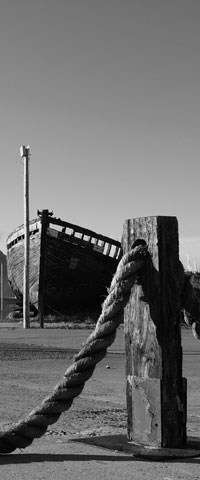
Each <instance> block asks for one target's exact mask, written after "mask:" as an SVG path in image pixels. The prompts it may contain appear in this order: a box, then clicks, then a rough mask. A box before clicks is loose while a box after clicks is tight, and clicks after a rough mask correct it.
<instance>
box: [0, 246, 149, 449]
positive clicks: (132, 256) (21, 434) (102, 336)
mask: <svg viewBox="0 0 200 480" xmlns="http://www.w3.org/2000/svg"><path fill="white" fill-rule="evenodd" d="M147 257H148V252H147V247H141V246H138V247H135V248H134V249H133V250H131V251H130V252H128V253H127V254H125V255H124V256H123V257H122V259H121V260H120V262H119V264H118V268H117V270H116V273H115V275H114V277H113V280H112V282H111V286H110V288H109V290H108V296H107V298H106V299H105V301H104V303H103V306H102V313H101V315H100V317H99V319H98V322H97V324H96V327H95V329H94V331H93V332H92V333H91V335H90V336H89V337H88V339H87V341H86V343H85V345H84V347H83V348H82V349H81V350H80V352H79V353H78V354H77V355H76V357H75V361H74V363H73V364H72V365H71V366H70V367H69V368H68V369H67V370H66V372H65V374H64V377H63V379H62V380H61V381H60V382H59V383H58V384H57V385H56V386H55V388H54V390H53V392H52V394H51V395H49V396H48V397H46V398H45V399H44V400H43V401H42V403H41V404H40V406H38V407H36V408H35V409H34V410H32V411H31V413H30V414H29V415H28V416H27V417H25V418H24V419H23V420H21V421H19V422H17V423H16V424H14V425H13V426H12V427H10V428H8V429H7V430H5V431H2V432H0V453H11V452H13V451H14V450H15V449H16V448H20V449H22V448H25V447H27V446H28V445H30V444H31V443H32V441H33V440H34V438H39V437H41V436H42V435H44V433H45V432H46V430H47V428H48V426H49V425H51V424H53V423H55V422H56V421H57V420H58V418H59V417H60V415H61V413H62V412H64V411H66V410H68V409H69V408H70V406H71V404H72V403H73V400H74V398H75V397H77V396H78V395H80V393H81V392H82V390H83V387H84V384H85V382H86V381H87V380H88V379H89V378H90V377H91V376H92V374H93V371H94V369H95V367H96V364H97V363H98V362H100V361H101V360H102V359H103V358H104V357H105V355H106V351H107V348H108V347H109V346H110V345H111V344H112V343H113V341H114V339H115V335H116V329H117V327H118V326H119V324H120V323H121V320H122V309H123V307H124V305H125V303H126V301H127V298H128V293H129V292H130V290H131V288H132V286H133V284H134V282H135V279H136V276H137V275H136V272H137V271H138V270H139V269H141V268H142V267H143V265H144V264H145V261H146V259H147Z"/></svg>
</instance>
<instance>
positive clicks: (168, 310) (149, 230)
mask: <svg viewBox="0 0 200 480" xmlns="http://www.w3.org/2000/svg"><path fill="white" fill-rule="evenodd" d="M135 242H136V244H140V243H144V242H145V243H146V244H147V246H148V251H149V253H150V257H149V260H148V261H147V264H146V265H145V266H144V268H143V269H142V270H141V271H140V272H139V273H138V277H137V282H136V284H135V285H134V286H133V288H132V291H131V294H130V297H129V300H128V303H127V305H126V306H125V309H124V324H125V342H126V380H127V410H128V439H129V440H131V441H133V442H134V443H136V444H139V445H143V446H153V447H179V448H180V447H183V446H184V445H185V443H186V379H184V378H182V348H181V331H180V325H181V316H182V313H181V288H180V285H179V278H178V272H179V250H178V249H179V243H178V223H177V219H176V218H175V217H160V216H158V217H144V218H136V219H131V220H127V221H126V222H125V224H124V229H123V238H122V246H123V251H124V253H126V252H127V251H128V250H129V249H130V248H131V247H132V246H133V245H134V244H135Z"/></svg>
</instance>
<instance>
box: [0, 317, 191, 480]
mask: <svg viewBox="0 0 200 480" xmlns="http://www.w3.org/2000/svg"><path fill="white" fill-rule="evenodd" d="M89 333H90V330H88V329H75V330H73V329H53V328H51V329H48V328H45V329H43V330H40V329H36V328H31V329H27V330H24V329H23V328H21V326H11V325H9V326H7V327H6V326H5V325H3V324H1V327H0V336H1V340H0V342H1V344H0V367H1V396H0V412H1V420H0V424H1V430H2V429H4V428H6V427H7V426H8V425H10V424H12V423H13V422H16V421H18V420H20V419H21V418H23V417H24V416H25V415H26V414H28V413H29V412H30V411H31V410H32V409H33V408H34V407H36V406H37V405H39V404H40V402H41V401H42V400H43V398H44V397H45V396H46V395H48V394H49V393H51V391H52V389H53V388H54V386H55V385H56V383H58V381H59V380H60V379H61V378H62V375H63V374H64V372H65V370H66V369H67V367H68V366H69V365H70V364H71V363H72V362H73V357H74V354H75V352H77V351H78V350H79V349H80V347H81V344H82V343H83V342H84V341H85V340H86V338H87V337H88V335H89ZM182 343H183V353H184V355H183V370H184V371H183V374H184V376H185V377H186V378H187V379H188V423H187V434H188V438H190V437H191V436H192V437H196V439H197V441H198V439H199V452H200V343H199V342H198V341H197V340H195V339H194V338H193V336H192V332H191V330H190V329H183V333H182ZM125 390H126V386H125V351H124V334H123V329H122V328H121V329H120V330H119V331H118V333H117V337H116V340H115V342H114V344H113V345H112V346H111V347H110V348H109V349H108V353H107V356H106V358H105V359H104V360H102V362H101V363H100V364H99V365H98V366H97V367H96V370H95V372H94V374H93V377H92V378H91V379H90V380H89V381H88V382H87V383H86V385H85V388H84V390H83V392H82V394H81V395H80V397H79V398H77V399H75V400H74V402H73V405H72V407H71V408H70V410H68V411H67V412H65V413H64V414H63V415H62V416H61V417H60V419H59V420H58V422H57V423H56V424H55V425H51V426H50V427H49V429H48V431H47V433H46V434H45V435H44V437H42V438H41V439H39V440H34V442H33V444H32V445H31V446H30V447H27V448H26V449H25V450H23V451H19V450H16V451H15V452H13V453H12V454H10V455H3V456H0V464H1V476H0V478H2V480H13V479H20V480H23V479H27V478H28V479H30V480H36V479H39V478H40V479H47V478H48V479H49V480H51V479H55V477H56V478H57V479H58V480H61V479H64V478H69V477H70V479H72V480H75V479H78V478H79V479H80V478H85V479H86V478H87V479H89V480H90V479H101V478H104V480H105V479H110V478H115V479H118V477H119V478H123V479H129V478H130V479H132V478H134V479H138V480H140V479H143V478H148V479H150V480H151V479H152V480H153V479H156V480H157V479H159V480H160V479H163V480H172V479H173V480H174V479H189V480H190V479H192V480H195V479H200V454H199V457H197V458H196V457H195V458H193V457H190V458H186V457H184V458H182V459H173V460H166V461H154V460H149V459H138V458H135V457H133V455H131V454H130V453H129V452H127V453H124V452H122V451H118V450H117V449H114V450H113V449H112V448H101V447H99V446H95V445H94V444H93V445H90V444H88V443H85V440H84V439H86V438H90V440H93V439H94V440H95V439H96V438H98V437H109V438H111V439H112V438H114V436H116V435H119V434H123V435H126V421H127V420H126V391H125ZM111 443H112V442H111Z"/></svg>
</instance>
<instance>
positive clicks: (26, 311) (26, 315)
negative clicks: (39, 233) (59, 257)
mask: <svg viewBox="0 0 200 480" xmlns="http://www.w3.org/2000/svg"><path fill="white" fill-rule="evenodd" d="M20 155H21V158H23V159H24V284H23V327H24V328H29V327H30V305H29V157H30V147H29V146H27V147H25V145H23V146H21V147H20Z"/></svg>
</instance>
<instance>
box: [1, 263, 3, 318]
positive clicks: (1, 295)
mask: <svg viewBox="0 0 200 480" xmlns="http://www.w3.org/2000/svg"><path fill="white" fill-rule="evenodd" d="M1 320H3V263H1Z"/></svg>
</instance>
